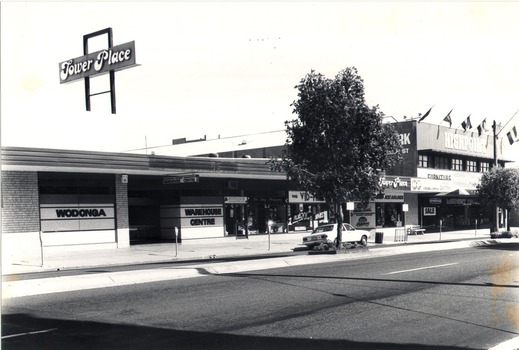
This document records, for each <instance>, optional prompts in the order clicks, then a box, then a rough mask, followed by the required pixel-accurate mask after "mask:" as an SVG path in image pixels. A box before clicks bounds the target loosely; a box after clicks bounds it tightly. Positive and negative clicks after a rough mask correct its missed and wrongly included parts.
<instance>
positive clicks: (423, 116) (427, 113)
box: [418, 106, 434, 123]
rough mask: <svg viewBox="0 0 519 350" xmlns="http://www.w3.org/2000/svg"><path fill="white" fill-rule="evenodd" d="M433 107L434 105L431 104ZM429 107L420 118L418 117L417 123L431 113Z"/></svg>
mask: <svg viewBox="0 0 519 350" xmlns="http://www.w3.org/2000/svg"><path fill="white" fill-rule="evenodd" d="M433 107H434V106H433ZM431 109H432V107H431V108H429V110H428V111H427V112H425V114H424V115H422V117H421V118H420V119H418V123H419V122H421V121H422V120H424V119H425V118H427V116H428V115H429V113H431Z"/></svg>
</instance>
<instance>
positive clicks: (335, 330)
mask: <svg viewBox="0 0 519 350" xmlns="http://www.w3.org/2000/svg"><path fill="white" fill-rule="evenodd" d="M518 249H519V245H518V243H511V244H498V245H486V246H480V247H471V248H465V249H456V250H448V251H435V252H423V253H415V254H406V255H394V256H382V257H371V258H366V259H355V260H340V261H336V262H331V263H322V264H313V265H303V266H292V267H287V268H277V269H270V270H260V271H248V272H239V273H229V274H211V273H210V272H209V271H207V275H206V276H204V277H199V278H184V279H176V280H168V281H161V282H152V283H143V284H134V285H126V286H119V287H113V288H99V289H89V290H80V291H72V292H63V293H53V294H43V295H35V296H31V297H19V298H12V299H7V300H4V305H3V316H2V349H141V348H146V349H207V348H212V349H322V348H326V349H344V348H348V349H357V348H358V349H417V348H425V349H440V348H449V349H456V348H460V349H461V348H464V349H467V348H471V349H488V348H490V347H492V346H494V345H496V344H499V343H501V342H504V341H506V340H508V339H512V338H516V337H518V336H519V316H518V315H519V303H518V301H519V259H517V258H518V257H519V251H518ZM308 258H309V259H311V258H312V257H311V256H309V257H308ZM158 268H161V267H158ZM162 268H167V267H162ZM149 271H150V270H142V271H135V273H136V274H137V273H149Z"/></svg>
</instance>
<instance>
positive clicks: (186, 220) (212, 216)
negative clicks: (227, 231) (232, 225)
mask: <svg viewBox="0 0 519 350" xmlns="http://www.w3.org/2000/svg"><path fill="white" fill-rule="evenodd" d="M181 224H182V227H207V226H222V225H223V208H222V207H220V206H216V207H205V206H200V207H189V208H185V207H184V208H182V210H181Z"/></svg>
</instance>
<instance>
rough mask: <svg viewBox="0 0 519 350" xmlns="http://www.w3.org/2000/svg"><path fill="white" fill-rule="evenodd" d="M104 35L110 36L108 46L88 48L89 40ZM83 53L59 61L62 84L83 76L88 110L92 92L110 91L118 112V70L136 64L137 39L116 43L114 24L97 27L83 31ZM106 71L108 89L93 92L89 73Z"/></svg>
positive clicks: (113, 106)
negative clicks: (98, 48)
mask: <svg viewBox="0 0 519 350" xmlns="http://www.w3.org/2000/svg"><path fill="white" fill-rule="evenodd" d="M101 35H106V36H107V38H108V47H107V48H106V49H104V50H101V51H96V52H93V53H90V52H88V41H89V40H90V39H92V38H95V37H98V36H101ZM83 55H84V56H81V57H77V58H73V59H71V60H66V61H63V62H60V63H59V81H60V84H63V83H69V82H72V81H77V80H79V79H83V80H84V81H85V103H86V110H87V111H90V97H91V96H95V95H101V94H105V93H110V104H111V108H112V114H115V112H116V101H115V72H116V71H119V70H121V69H126V68H131V67H135V66H137V64H136V62H135V41H130V42H128V43H125V44H121V45H117V46H114V45H113V38H112V28H106V29H102V30H98V31H97V32H94V33H90V34H86V35H83ZM105 73H108V75H109V76H110V89H109V90H108V91H102V92H96V93H94V94H90V77H91V76H98V75H101V74H105Z"/></svg>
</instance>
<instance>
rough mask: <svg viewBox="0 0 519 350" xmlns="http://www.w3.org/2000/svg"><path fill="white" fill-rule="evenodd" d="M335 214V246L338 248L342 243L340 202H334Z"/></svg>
mask: <svg viewBox="0 0 519 350" xmlns="http://www.w3.org/2000/svg"><path fill="white" fill-rule="evenodd" d="M335 210H336V211H335V216H336V217H337V242H336V243H335V247H337V248H339V247H340V246H341V243H342V213H341V202H340V201H337V202H336V203H335Z"/></svg>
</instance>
